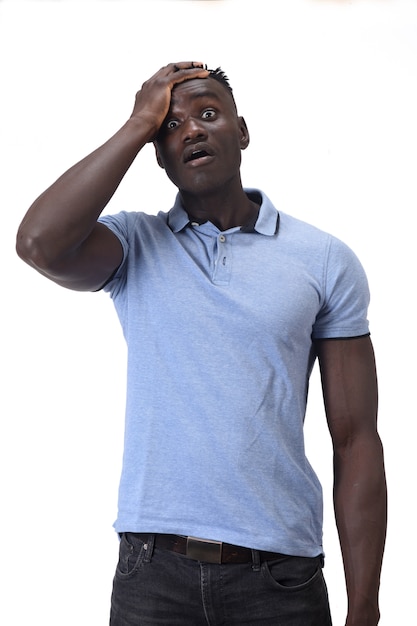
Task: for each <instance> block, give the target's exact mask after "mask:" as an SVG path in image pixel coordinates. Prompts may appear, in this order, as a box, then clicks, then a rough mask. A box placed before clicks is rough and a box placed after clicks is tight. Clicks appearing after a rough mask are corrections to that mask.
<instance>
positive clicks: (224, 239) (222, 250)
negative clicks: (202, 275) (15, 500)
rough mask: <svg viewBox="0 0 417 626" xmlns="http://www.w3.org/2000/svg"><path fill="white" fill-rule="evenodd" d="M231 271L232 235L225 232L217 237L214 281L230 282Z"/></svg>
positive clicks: (219, 282) (220, 282)
mask: <svg viewBox="0 0 417 626" xmlns="http://www.w3.org/2000/svg"><path fill="white" fill-rule="evenodd" d="M230 272H231V236H230V235H229V236H226V235H224V234H223V233H221V234H220V235H218V237H217V255H216V261H215V266H214V276H213V281H214V282H215V283H218V284H228V283H229V281H230Z"/></svg>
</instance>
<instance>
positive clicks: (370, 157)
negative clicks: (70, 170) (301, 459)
mask: <svg viewBox="0 0 417 626" xmlns="http://www.w3.org/2000/svg"><path fill="white" fill-rule="evenodd" d="M180 60H196V61H203V62H206V63H207V64H208V65H209V67H217V66H218V65H221V66H222V68H223V69H224V70H225V71H226V73H227V74H228V75H229V78H230V80H231V83H232V86H233V87H234V91H235V96H236V99H237V102H238V107H239V110H240V111H239V112H240V113H241V114H243V115H244V116H245V119H246V121H247V124H248V126H249V129H250V131H251V145H250V147H249V148H248V150H247V151H246V152H245V153H244V154H243V159H244V160H243V168H242V173H243V182H244V184H245V185H247V186H252V185H253V186H259V187H261V188H263V189H264V190H265V191H266V193H267V194H268V195H269V196H270V197H271V199H272V200H273V201H274V202H275V204H276V205H277V207H278V208H280V209H281V210H283V211H285V212H288V213H291V214H293V215H295V216H296V217H299V218H301V219H305V220H307V221H310V222H312V223H314V224H316V225H317V226H319V227H321V228H323V229H325V230H328V231H331V232H332V233H333V234H335V235H337V236H339V237H341V238H342V239H344V240H345V241H346V242H347V243H348V244H349V245H350V246H351V247H352V248H353V249H354V250H355V251H356V253H357V254H358V256H359V258H360V259H361V261H362V263H363V265H364V266H365V269H366V271H367V273H368V277H369V281H370V286H371V291H372V304H371V309H370V321H371V330H372V337H373V342H374V346H375V351H376V356H377V361H378V370H379V381H380V432H381V436H382V438H383V440H384V444H385V453H386V465H387V473H388V483H389V500H390V514H389V532H388V539H387V549H386V557H385V564H384V570H383V578H382V587H381V609H382V619H381V626H392V624H394V623H396V624H402V625H403V624H404V625H407V626H408V625H409V624H414V623H416V622H415V619H416V618H415V598H414V593H413V592H414V584H412V583H414V581H413V580H412V576H413V574H414V572H413V570H412V568H411V565H410V566H409V563H411V564H412V563H413V562H414V560H415V546H414V538H415V531H416V525H415V519H414V518H413V510H414V509H413V504H414V502H413V501H414V499H415V494H416V487H415V478H416V471H415V456H416V452H415V449H416V448H415V446H416V442H415V434H416V426H415V421H416V409H415V386H416V381H415V378H416V377H415V373H416V366H415V360H416V339H415V331H414V325H415V297H414V296H415V287H416V280H415V269H416V254H415V248H416V243H415V233H414V228H415V227H414V221H413V218H414V214H415V211H416V200H417V191H416V171H417V155H416V150H417V148H416V146H417V122H416V111H417V81H416V78H417V72H416V70H417V3H416V2H407V1H402V0H391V1H390V0H381V1H378V0H374V1H369V2H365V1H361V0H356V1H355V0H352V1H348V0H346V1H341V0H339V1H336V0H333V1H331V0H276V1H275V2H270V1H269V0H257V1H256V2H250V1H245V0H223V1H220V0H219V1H216V0H211V1H209V0H207V1H192V0H183V1H177V0H167V1H163V0H153V1H149V2H148V1H146V0H142V1H140V0H138V1H136V2H125V1H123V0H121V1H116V0H113V1H106V0H102V1H98V0H97V1H96V2H89V1H86V0H83V1H80V2H70V1H61V2H60V1H55V2H53V1H32V2H19V1H12V0H9V1H7V0H3V1H2V0H0V73H1V75H0V90H1V98H0V159H1V163H0V166H1V185H0V207H1V224H2V227H1V231H0V238H1V239H0V241H1V245H0V254H1V265H2V270H3V271H2V292H1V332H2V341H1V361H2V376H1V395H0V402H1V422H0V423H1V433H0V446H1V448H0V463H1V467H0V477H1V478H0V480H1V532H0V542H1V543H0V554H1V572H0V577H1V580H0V589H1V620H2V623H4V624H5V625H6V624H7V626H17V625H19V626H21V625H25V626H26V625H28V624H32V623H39V624H42V626H69V625H71V626H73V625H74V624H77V625H80V626H101V625H104V624H106V623H108V611H109V598H110V591H111V582H112V577H113V572H114V567H115V564H116V558H117V538H116V535H115V533H114V531H113V529H112V523H113V521H114V519H115V516H116V495H117V494H116V492H117V486H118V478H119V471H120V463H121V452H122V436H123V412H124V383H125V347H124V341H123V338H122V334H121V331H120V329H119V325H118V322H117V319H116V314H115V312H114V310H113V307H112V304H111V301H110V299H108V297H107V296H106V295H105V294H103V293H100V294H80V293H74V292H70V291H66V290H64V289H62V288H59V287H57V286H55V285H54V284H52V283H49V282H48V281H47V280H45V279H44V278H42V277H40V276H39V275H37V274H36V273H35V272H34V271H33V270H32V269H30V268H29V267H27V266H26V265H25V264H24V263H22V262H21V261H20V260H19V259H18V258H17V256H16V255H15V252H14V240H15V233H16V229H17V226H18V224H19V222H20V220H21V218H22V217H23V214H24V212H25V211H26V209H27V208H28V206H29V205H30V204H31V202H32V201H33V200H34V199H35V197H36V196H37V195H38V194H39V193H41V192H42V191H43V190H44V189H45V188H46V187H47V186H48V185H49V184H50V183H51V182H52V181H53V180H54V179H55V178H57V177H58V176H59V175H60V174H61V173H62V172H63V171H64V170H65V169H66V168H67V167H69V166H70V165H72V164H73V163H74V162H75V161H77V160H78V159H80V158H82V157H83V156H84V155H85V154H87V153H88V152H90V151H91V150H93V149H94V148H95V147H97V146H98V145H99V144H100V143H102V142H104V141H105V140H106V139H107V138H108V137H109V136H110V135H111V134H112V133H113V132H114V131H116V130H117V128H118V127H119V126H121V124H122V123H123V122H124V121H125V119H126V118H127V116H128V115H129V114H130V111H131V109H132V106H133V100H134V95H135V93H136V91H137V90H138V89H139V88H140V86H141V84H142V82H143V81H144V80H146V79H147V78H148V77H149V76H150V75H151V74H153V73H154V72H155V71H156V70H158V69H159V68H160V67H161V66H162V65H165V64H166V63H168V62H170V61H180ZM174 193H175V189H174V188H173V187H172V185H171V183H169V182H168V181H167V180H166V179H165V175H164V173H163V171H162V170H160V169H159V168H158V167H157V165H156V162H155V159H154V155H153V151H152V148H151V147H150V146H149V147H146V148H145V149H144V151H143V152H142V153H141V154H140V155H139V157H138V159H137V160H136V162H135V163H134V165H133V166H132V168H131V170H130V171H129V173H128V175H127V176H126V178H125V180H124V181H123V183H122V185H121V187H120V188H119V190H118V192H117V193H116V195H115V196H114V198H113V200H112V202H111V203H110V205H109V206H108V207H107V209H106V211H108V212H116V211H118V210H120V209H128V210H147V211H149V212H152V213H154V212H157V211H158V210H160V209H163V210H166V209H167V208H169V206H170V205H171V203H172V200H173V197H174ZM311 387H312V388H311V397H310V403H309V409H308V416H307V421H306V436H307V447H308V450H309V454H310V458H311V461H312V463H313V465H314V466H315V468H316V471H317V472H318V474H319V476H320V478H321V480H322V482H323V486H324V491H325V498H326V510H325V550H326V555H327V561H326V568H325V573H326V578H327V582H328V586H329V591H330V597H331V606H332V611H333V617H334V623H335V626H343V624H344V615H345V608H346V601H345V592H344V579H343V571H342V566H341V560H340V553H339V547H338V542H337V536H336V532H335V527H334V521H333V514H332V504H331V489H332V480H331V474H332V459H331V449H330V443H329V436H328V434H327V431H326V427H325V419H324V414H323V408H322V403H321V395H320V389H319V383H318V376H317V372H316V371H315V372H314V373H313V379H312V385H311ZM413 578H414V576H413Z"/></svg>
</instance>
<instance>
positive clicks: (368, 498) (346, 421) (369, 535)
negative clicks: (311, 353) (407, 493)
mask: <svg viewBox="0 0 417 626" xmlns="http://www.w3.org/2000/svg"><path fill="white" fill-rule="evenodd" d="M316 350H317V354H318V358H319V364H320V371H321V377H322V386H323V394H324V402H325V407H326V414H327V420H328V424H329V429H330V433H331V437H332V441H333V448H334V505H335V515H336V523H337V528H338V532H339V538H340V545H341V549H342V555H343V562H344V569H345V576H346V586H347V593H348V616H347V620H346V626H376V624H378V622H379V605H378V593H379V582H380V572H381V565H382V556H383V551H384V544H385V533H386V481H385V471H384V461H383V450H382V445H381V441H380V438H379V435H378V432H377V405H378V397H377V378H376V369H375V360H374V353H373V348H372V343H371V340H370V338H369V337H360V338H355V339H347V340H324V341H319V342H317V345H316Z"/></svg>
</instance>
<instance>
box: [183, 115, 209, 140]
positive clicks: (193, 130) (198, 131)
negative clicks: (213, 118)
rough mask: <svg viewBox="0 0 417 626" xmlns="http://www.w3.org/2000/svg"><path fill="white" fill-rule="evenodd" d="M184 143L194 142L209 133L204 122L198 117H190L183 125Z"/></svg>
mask: <svg viewBox="0 0 417 626" xmlns="http://www.w3.org/2000/svg"><path fill="white" fill-rule="evenodd" d="M182 133H183V141H185V142H187V141H193V140H194V139H199V138H202V137H206V136H207V131H206V129H205V127H204V124H203V122H202V120H200V119H198V118H196V117H191V116H190V117H188V118H187V119H186V120H185V122H183V124H182Z"/></svg>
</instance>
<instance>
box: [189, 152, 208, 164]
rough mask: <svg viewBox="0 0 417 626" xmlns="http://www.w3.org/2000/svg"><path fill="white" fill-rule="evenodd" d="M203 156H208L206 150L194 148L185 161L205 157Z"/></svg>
mask: <svg viewBox="0 0 417 626" xmlns="http://www.w3.org/2000/svg"><path fill="white" fill-rule="evenodd" d="M205 156H208V152H206V150H195V151H194V152H192V153H191V154H190V155H189V157H188V159H187V163H188V162H189V161H195V160H196V159H201V158H202V157H205Z"/></svg>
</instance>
